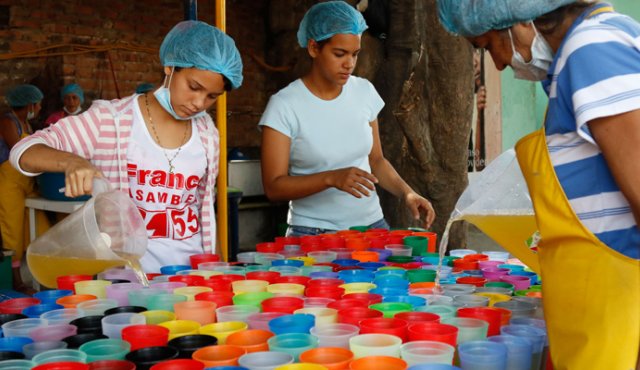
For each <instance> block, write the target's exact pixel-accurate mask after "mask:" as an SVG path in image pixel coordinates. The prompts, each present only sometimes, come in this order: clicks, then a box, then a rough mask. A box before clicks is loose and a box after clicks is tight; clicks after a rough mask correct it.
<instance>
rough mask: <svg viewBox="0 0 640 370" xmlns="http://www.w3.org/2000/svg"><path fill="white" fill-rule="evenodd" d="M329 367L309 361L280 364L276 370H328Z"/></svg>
mask: <svg viewBox="0 0 640 370" xmlns="http://www.w3.org/2000/svg"><path fill="white" fill-rule="evenodd" d="M328 369H329V368H328V367H326V366H322V365H318V364H312V363H308V362H301V363H298V364H287V365H283V366H278V367H276V368H275V369H274V370H328Z"/></svg>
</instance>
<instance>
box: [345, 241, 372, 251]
mask: <svg viewBox="0 0 640 370" xmlns="http://www.w3.org/2000/svg"><path fill="white" fill-rule="evenodd" d="M345 246H346V247H347V248H349V249H351V250H352V251H366V250H367V249H369V248H370V247H371V246H370V243H369V241H368V240H367V239H365V238H349V239H346V240H345Z"/></svg>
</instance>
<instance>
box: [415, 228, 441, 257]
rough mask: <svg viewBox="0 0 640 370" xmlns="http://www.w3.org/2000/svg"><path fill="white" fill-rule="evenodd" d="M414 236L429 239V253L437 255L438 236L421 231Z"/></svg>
mask: <svg viewBox="0 0 640 370" xmlns="http://www.w3.org/2000/svg"><path fill="white" fill-rule="evenodd" d="M413 236H424V237H426V238H427V240H428V242H427V252H429V253H435V252H436V248H437V241H438V234H436V233H432V232H430V231H420V232H415V233H413Z"/></svg>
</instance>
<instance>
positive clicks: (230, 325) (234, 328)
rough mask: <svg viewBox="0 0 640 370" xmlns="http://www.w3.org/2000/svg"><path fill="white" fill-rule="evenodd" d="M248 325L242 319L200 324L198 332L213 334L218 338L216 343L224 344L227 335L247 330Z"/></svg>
mask: <svg viewBox="0 0 640 370" xmlns="http://www.w3.org/2000/svg"><path fill="white" fill-rule="evenodd" d="M248 327H249V326H248V325H247V323H245V322H242V321H225V322H217V323H213V324H208V325H205V326H202V327H200V330H199V333H200V334H204V335H211V336H214V337H216V338H218V344H225V343H226V342H227V337H228V336H229V335H231V334H233V333H237V332H239V331H242V330H247V328H248Z"/></svg>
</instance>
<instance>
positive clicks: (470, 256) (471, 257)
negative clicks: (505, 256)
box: [462, 253, 489, 262]
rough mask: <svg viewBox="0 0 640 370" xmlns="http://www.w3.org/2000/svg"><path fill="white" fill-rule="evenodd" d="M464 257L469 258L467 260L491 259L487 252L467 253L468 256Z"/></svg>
mask: <svg viewBox="0 0 640 370" xmlns="http://www.w3.org/2000/svg"><path fill="white" fill-rule="evenodd" d="M462 259H464V260H467V261H476V262H478V261H488V260H489V256H487V255H486V254H479V253H475V254H467V255H466V256H464V257H462Z"/></svg>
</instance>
